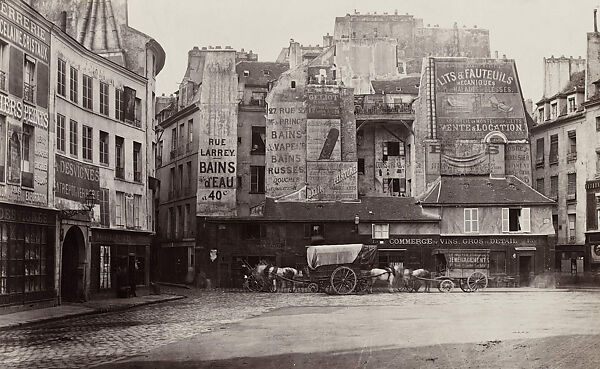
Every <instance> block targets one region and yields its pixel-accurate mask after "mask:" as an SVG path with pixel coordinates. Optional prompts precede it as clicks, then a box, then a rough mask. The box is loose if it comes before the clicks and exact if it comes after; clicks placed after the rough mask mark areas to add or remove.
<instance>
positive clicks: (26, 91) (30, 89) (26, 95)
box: [23, 83, 35, 103]
mask: <svg viewBox="0 0 600 369" xmlns="http://www.w3.org/2000/svg"><path fill="white" fill-rule="evenodd" d="M34 91H35V86H33V85H30V84H29V83H23V100H25V101H27V102H30V103H33V102H34V101H33V100H34V95H35V93H34Z"/></svg>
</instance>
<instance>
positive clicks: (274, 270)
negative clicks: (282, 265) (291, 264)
mask: <svg viewBox="0 0 600 369" xmlns="http://www.w3.org/2000/svg"><path fill="white" fill-rule="evenodd" d="M271 269H272V270H271ZM277 269H279V268H277V266H275V265H271V264H267V266H266V267H265V269H264V270H263V274H264V275H265V278H269V276H270V275H277Z"/></svg>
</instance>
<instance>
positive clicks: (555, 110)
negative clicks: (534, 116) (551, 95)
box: [550, 101, 558, 119]
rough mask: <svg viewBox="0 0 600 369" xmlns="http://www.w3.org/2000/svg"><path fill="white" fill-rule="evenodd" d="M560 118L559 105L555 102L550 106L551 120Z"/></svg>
mask: <svg viewBox="0 0 600 369" xmlns="http://www.w3.org/2000/svg"><path fill="white" fill-rule="evenodd" d="M556 117H558V103H557V102H556V101H555V102H553V103H552V104H550V119H555V118H556Z"/></svg>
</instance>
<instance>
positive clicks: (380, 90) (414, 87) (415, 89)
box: [371, 76, 421, 95]
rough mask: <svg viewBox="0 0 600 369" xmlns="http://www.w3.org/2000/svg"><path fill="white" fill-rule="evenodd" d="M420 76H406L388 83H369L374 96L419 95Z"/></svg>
mask: <svg viewBox="0 0 600 369" xmlns="http://www.w3.org/2000/svg"><path fill="white" fill-rule="evenodd" d="M420 82H421V76H408V77H404V78H401V79H395V80H388V81H371V85H372V86H373V90H374V91H375V93H376V94H399V93H402V94H414V95H418V94H419V84H420Z"/></svg>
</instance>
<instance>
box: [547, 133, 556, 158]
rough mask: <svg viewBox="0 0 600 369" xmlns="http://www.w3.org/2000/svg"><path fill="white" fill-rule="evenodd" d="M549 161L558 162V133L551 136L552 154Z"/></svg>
mask: <svg viewBox="0 0 600 369" xmlns="http://www.w3.org/2000/svg"><path fill="white" fill-rule="evenodd" d="M548 162H549V163H550V164H551V165H552V164H557V163H558V135H552V136H550V154H549V156H548Z"/></svg>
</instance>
